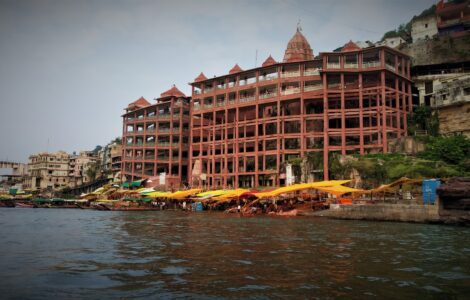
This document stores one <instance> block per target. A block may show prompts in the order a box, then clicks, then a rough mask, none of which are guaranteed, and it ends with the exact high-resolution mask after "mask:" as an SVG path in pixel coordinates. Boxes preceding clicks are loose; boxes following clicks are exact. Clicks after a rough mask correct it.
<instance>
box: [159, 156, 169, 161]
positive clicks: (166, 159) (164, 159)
mask: <svg viewBox="0 0 470 300" xmlns="http://www.w3.org/2000/svg"><path fill="white" fill-rule="evenodd" d="M169 159H170V156H157V160H163V161H168V160H169Z"/></svg>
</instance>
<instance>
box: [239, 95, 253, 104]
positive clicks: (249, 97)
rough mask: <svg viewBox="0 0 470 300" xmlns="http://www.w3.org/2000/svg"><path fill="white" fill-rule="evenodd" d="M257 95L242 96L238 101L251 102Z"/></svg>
mask: <svg viewBox="0 0 470 300" xmlns="http://www.w3.org/2000/svg"><path fill="white" fill-rule="evenodd" d="M255 99H256V98H255V96H254V95H253V96H247V97H240V99H238V102H239V103H246V102H251V101H255Z"/></svg>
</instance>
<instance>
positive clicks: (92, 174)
mask: <svg viewBox="0 0 470 300" xmlns="http://www.w3.org/2000/svg"><path fill="white" fill-rule="evenodd" d="M99 168H100V166H99V163H98V162H92V163H91V164H89V165H88V168H87V169H86V171H85V174H86V176H87V177H88V179H89V180H90V181H94V180H95V179H96V175H97V174H98V170H99Z"/></svg>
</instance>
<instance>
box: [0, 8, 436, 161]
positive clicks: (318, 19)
mask: <svg viewBox="0 0 470 300" xmlns="http://www.w3.org/2000/svg"><path fill="white" fill-rule="evenodd" d="M435 2H436V1H431V0H413V1H409V0H349V1H346V0H344V1H341V0H329V1H326V0H324V1H313V0H305V1H302V0H271V1H268V0H237V1H234V0H231V1H223V0H212V1H209V0H194V1H180V0H172V1H171V0H170V1H158V0H153V1H145V0H134V1H131V0H127V1H123V0H99V1H98V0H95V1H87V0H80V1H78V0H50V1H46V0H32V1H26V0H8V1H5V0H0V141H1V142H0V160H10V161H18V162H27V160H28V157H29V155H30V154H33V153H37V152H42V151H58V150H64V151H67V152H70V153H71V152H73V151H80V150H92V149H93V148H94V147H95V146H96V145H104V144H106V143H108V142H109V141H111V140H112V139H114V138H115V137H118V136H121V134H122V118H121V115H122V113H123V112H124V111H123V109H124V107H126V106H127V104H128V103H130V102H132V101H134V100H136V99H138V98H139V97H141V96H143V97H145V98H146V99H147V100H149V101H150V102H153V99H154V98H156V97H159V95H160V94H161V93H162V92H164V91H166V90H168V89H169V88H170V87H171V86H172V85H173V84H175V85H176V86H177V87H178V88H179V89H180V90H182V91H183V92H184V93H186V94H188V95H189V94H190V86H189V85H188V83H189V82H192V81H193V79H194V78H195V77H196V76H197V75H199V73H200V72H201V71H203V72H204V74H205V75H206V76H207V77H213V76H214V75H217V76H220V75H224V74H227V73H228V70H230V69H231V68H232V67H233V65H234V64H235V63H238V64H239V65H240V67H241V68H242V69H250V68H253V67H255V66H256V65H258V66H259V65H260V64H261V63H262V62H263V61H264V60H265V59H266V58H267V57H268V56H269V55H270V54H271V55H272V56H273V57H274V59H275V60H277V61H282V58H283V55H284V51H285V48H286V46H287V43H288V41H289V39H290V38H291V37H292V36H293V35H294V33H295V31H296V28H297V23H298V22H299V20H300V24H301V27H302V33H303V34H304V35H305V37H306V38H307V40H308V41H309V43H310V45H311V47H312V49H313V51H314V54H315V55H317V54H318V53H319V52H322V51H332V50H333V49H336V48H337V47H340V46H342V45H344V44H345V43H346V42H348V41H349V40H353V41H359V40H360V41H364V40H371V41H377V40H379V39H380V38H381V37H382V35H383V34H384V33H385V32H386V31H388V30H391V29H394V28H396V27H398V25H400V24H401V23H406V22H408V21H409V20H410V19H411V18H412V17H413V16H414V15H418V14H419V13H420V12H421V11H422V10H424V9H426V8H428V7H429V6H431V5H432V4H434V3H435ZM256 53H257V55H256Z"/></svg>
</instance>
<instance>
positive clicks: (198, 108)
mask: <svg viewBox="0 0 470 300" xmlns="http://www.w3.org/2000/svg"><path fill="white" fill-rule="evenodd" d="M193 110H195V111H198V110H201V106H200V105H194V106H193Z"/></svg>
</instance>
